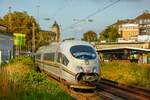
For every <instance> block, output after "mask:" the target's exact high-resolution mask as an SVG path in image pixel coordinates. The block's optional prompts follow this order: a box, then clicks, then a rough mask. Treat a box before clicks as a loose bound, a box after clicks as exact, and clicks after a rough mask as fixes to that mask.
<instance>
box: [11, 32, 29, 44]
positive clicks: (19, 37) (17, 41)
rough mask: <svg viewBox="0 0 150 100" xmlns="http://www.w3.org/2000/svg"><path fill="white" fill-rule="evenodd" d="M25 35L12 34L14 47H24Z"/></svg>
mask: <svg viewBox="0 0 150 100" xmlns="http://www.w3.org/2000/svg"><path fill="white" fill-rule="evenodd" d="M25 37H26V35H25V34H21V33H14V45H16V46H25V40H26V38H25Z"/></svg>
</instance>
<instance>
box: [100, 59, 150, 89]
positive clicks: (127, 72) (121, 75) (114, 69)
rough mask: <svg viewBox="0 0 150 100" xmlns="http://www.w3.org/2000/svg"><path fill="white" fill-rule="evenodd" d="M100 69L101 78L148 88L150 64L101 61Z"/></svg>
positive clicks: (149, 83) (149, 86) (149, 84)
mask: <svg viewBox="0 0 150 100" xmlns="http://www.w3.org/2000/svg"><path fill="white" fill-rule="evenodd" d="M101 69H102V70H101V75H102V77H103V78H106V79H110V80H113V81H117V82H119V83H124V84H129V85H135V86H138V87H144V88H150V65H146V64H145V65H144V64H141V65H139V64H136V63H127V62H119V61H113V62H103V63H102V67H101Z"/></svg>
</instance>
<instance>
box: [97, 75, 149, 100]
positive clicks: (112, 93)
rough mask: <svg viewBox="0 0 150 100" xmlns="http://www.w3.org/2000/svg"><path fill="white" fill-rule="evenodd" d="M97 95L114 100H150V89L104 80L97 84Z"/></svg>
mask: <svg viewBox="0 0 150 100" xmlns="http://www.w3.org/2000/svg"><path fill="white" fill-rule="evenodd" d="M97 93H98V94H99V95H101V96H103V97H106V98H110V99H113V100H150V89H143V88H137V87H135V86H130V85H125V84H120V83H117V82H114V81H111V80H107V79H103V78H102V79H101V81H100V82H99V83H98V84H97Z"/></svg>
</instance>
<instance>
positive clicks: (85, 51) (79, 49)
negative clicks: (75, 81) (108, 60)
mask: <svg viewBox="0 0 150 100" xmlns="http://www.w3.org/2000/svg"><path fill="white" fill-rule="evenodd" d="M70 52H71V54H72V55H73V56H74V57H75V58H78V59H86V60H89V59H95V58H96V53H95V51H94V49H93V48H92V47H90V46H86V45H76V46H72V47H71V48H70Z"/></svg>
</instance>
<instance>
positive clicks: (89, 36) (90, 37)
mask: <svg viewBox="0 0 150 100" xmlns="http://www.w3.org/2000/svg"><path fill="white" fill-rule="evenodd" d="M82 40H84V41H88V42H94V41H97V34H96V33H95V32H94V31H88V32H85V33H84V34H83V38H82Z"/></svg>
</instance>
